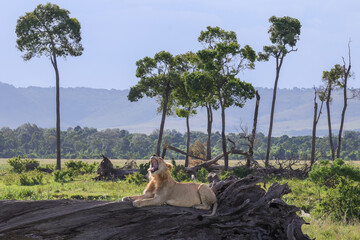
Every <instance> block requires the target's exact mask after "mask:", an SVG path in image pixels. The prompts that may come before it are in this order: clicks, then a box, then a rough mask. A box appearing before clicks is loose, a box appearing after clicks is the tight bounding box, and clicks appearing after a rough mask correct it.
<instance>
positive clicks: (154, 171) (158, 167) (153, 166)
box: [148, 155, 172, 176]
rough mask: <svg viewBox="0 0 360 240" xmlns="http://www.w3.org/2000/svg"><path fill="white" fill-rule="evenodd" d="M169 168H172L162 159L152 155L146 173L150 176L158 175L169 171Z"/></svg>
mask: <svg viewBox="0 0 360 240" xmlns="http://www.w3.org/2000/svg"><path fill="white" fill-rule="evenodd" d="M171 168H172V164H170V163H167V162H165V161H164V159H162V158H161V157H159V156H157V155H153V156H152V157H151V158H150V168H149V169H148V172H149V173H150V174H151V175H152V176H154V175H160V174H163V173H165V172H168V171H170V170H171Z"/></svg>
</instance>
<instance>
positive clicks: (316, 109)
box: [310, 92, 318, 166]
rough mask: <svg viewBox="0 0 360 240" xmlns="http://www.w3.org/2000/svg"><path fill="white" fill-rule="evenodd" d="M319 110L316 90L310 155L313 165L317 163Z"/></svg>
mask: <svg viewBox="0 0 360 240" xmlns="http://www.w3.org/2000/svg"><path fill="white" fill-rule="evenodd" d="M317 112H318V104H317V102H316V92H315V98H314V118H313V128H312V137H311V157H310V166H312V165H313V164H314V163H315V144H316V126H317V122H316V118H317V114H318V113H317Z"/></svg>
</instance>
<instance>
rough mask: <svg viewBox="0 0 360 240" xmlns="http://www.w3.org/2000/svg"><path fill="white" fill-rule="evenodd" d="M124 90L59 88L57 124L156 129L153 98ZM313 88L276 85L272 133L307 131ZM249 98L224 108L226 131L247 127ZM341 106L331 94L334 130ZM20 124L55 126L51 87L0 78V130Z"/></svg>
mask: <svg viewBox="0 0 360 240" xmlns="http://www.w3.org/2000/svg"><path fill="white" fill-rule="evenodd" d="M258 90H259V93H260V96H261V101H260V110H259V119H258V130H259V131H261V132H263V133H267V130H268V124H269V113H270V106H271V98H272V89H269V88H258ZM128 92H129V90H105V89H91V88H61V93H60V94H61V96H60V97H61V127H62V128H63V129H67V128H68V127H75V126H77V125H79V126H82V127H84V126H87V127H94V128H98V129H104V128H120V129H126V130H129V131H130V132H142V133H151V132H153V131H154V130H156V129H158V128H159V124H160V116H159V115H157V112H156V109H157V107H158V105H157V103H156V100H155V99H150V98H144V99H142V100H140V101H139V102H135V103H131V102H129V101H128V100H127V95H128ZM313 98H314V92H313V89H307V88H303V89H299V88H293V89H279V90H278V94H277V102H276V107H275V119H274V120H275V122H274V129H273V134H274V135H275V136H277V135H283V134H288V135H310V134H311V127H312V117H313ZM254 104H255V101H254V100H250V101H248V102H247V103H246V105H245V107H244V108H242V109H239V108H229V109H227V110H226V124H227V131H228V132H239V131H241V130H240V129H241V128H240V125H242V126H243V127H246V126H248V127H249V128H250V127H251V125H252V119H253V111H254ZM341 109H342V96H341V92H340V91H337V92H334V100H333V103H332V109H331V111H332V116H333V118H332V121H333V124H334V127H333V128H334V131H337V129H338V125H339V120H340V115H341ZM345 121H346V122H345V129H347V130H359V129H360V101H356V100H350V101H349V105H348V110H347V113H346V119H345ZM24 123H35V124H36V125H38V126H39V127H44V128H50V127H55V88H40V87H27V88H16V87H14V86H12V85H9V84H5V83H1V82H0V128H1V127H10V128H16V127H18V126H20V125H22V124H24ZM206 123H207V122H206V112H205V111H203V110H201V109H198V115H196V116H194V117H193V118H191V119H190V124H191V128H192V130H196V131H203V132H205V131H206ZM165 128H166V129H175V130H178V131H181V132H184V131H185V120H184V119H181V118H176V117H168V118H167V120H166V123H165ZM213 130H214V131H220V130H221V119H220V112H218V111H215V112H214V124H213ZM326 134H327V122H326V110H325V108H324V109H323V115H322V117H321V120H320V122H319V125H318V135H326Z"/></svg>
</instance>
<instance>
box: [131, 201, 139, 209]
mask: <svg viewBox="0 0 360 240" xmlns="http://www.w3.org/2000/svg"><path fill="white" fill-rule="evenodd" d="M132 204H133V206H134V207H137V208H138V207H140V201H139V200H136V201H133V203H132Z"/></svg>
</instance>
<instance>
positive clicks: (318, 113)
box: [310, 87, 326, 169]
mask: <svg viewBox="0 0 360 240" xmlns="http://www.w3.org/2000/svg"><path fill="white" fill-rule="evenodd" d="M314 91H315V92H314V94H315V96H314V118H313V128H312V138H311V157H310V169H311V167H312V165H313V164H314V163H315V146H316V128H317V124H318V122H319V119H320V116H321V113H322V108H323V105H324V99H320V101H321V105H320V109H318V103H317V101H316V100H317V98H318V94H319V93H318V92H317V90H316V88H315V87H314ZM325 91H326V90H325Z"/></svg>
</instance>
